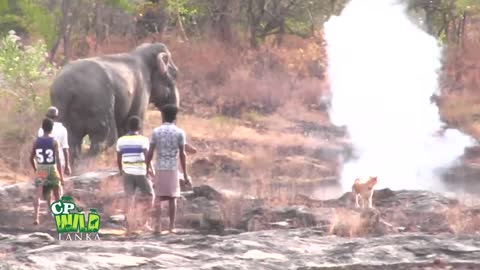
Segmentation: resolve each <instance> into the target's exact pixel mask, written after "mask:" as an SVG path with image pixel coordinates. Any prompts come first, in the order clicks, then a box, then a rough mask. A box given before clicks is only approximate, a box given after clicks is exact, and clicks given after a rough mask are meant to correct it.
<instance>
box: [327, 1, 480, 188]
mask: <svg viewBox="0 0 480 270" xmlns="http://www.w3.org/2000/svg"><path fill="white" fill-rule="evenodd" d="M396 3H397V1H395V0H393V1H392V0H352V1H351V2H350V3H349V4H347V6H346V7H345V9H344V10H343V12H342V14H341V15H340V16H339V17H332V18H331V19H330V20H329V21H328V22H327V23H326V24H325V38H326V41H327V53H328V61H329V64H328V65H329V70H328V72H329V79H330V84H331V87H332V88H331V89H332V109H331V111H330V117H331V120H332V122H333V123H334V124H336V125H346V126H347V128H348V132H349V134H350V138H351V140H352V143H353V144H354V147H355V149H356V153H357V155H358V156H359V159H358V160H355V161H351V162H349V163H347V164H345V165H344V167H343V172H342V176H341V184H342V186H343V189H344V190H348V189H350V188H351V185H352V184H353V181H354V179H355V178H356V177H358V176H368V175H378V177H379V178H378V179H379V182H378V186H377V188H386V187H388V188H390V189H396V190H398V189H428V190H436V191H442V186H441V184H440V183H441V182H440V181H439V177H438V174H437V173H436V170H437V169H442V168H446V167H448V166H449V165H451V164H452V163H453V162H454V161H455V160H456V159H457V158H458V157H459V156H461V155H462V154H463V152H464V148H465V147H466V146H469V145H471V144H472V139H471V138H470V137H469V136H466V135H464V134H462V133H461V132H459V131H457V130H452V129H448V130H447V131H446V133H445V134H444V135H443V136H436V135H435V134H436V133H437V132H438V131H439V130H440V127H441V125H442V123H441V121H440V117H439V112H438V107H437V106H436V105H435V104H432V103H431V102H430V97H431V95H432V94H433V93H438V74H437V72H438V71H439V69H440V67H441V62H440V58H441V49H440V47H439V45H438V43H437V41H436V40H435V38H434V37H432V36H430V35H428V34H427V33H425V32H424V31H423V30H421V29H420V28H419V27H417V26H416V25H415V24H413V23H412V21H411V20H410V19H409V18H408V17H407V15H406V10H405V6H403V5H399V4H396Z"/></svg>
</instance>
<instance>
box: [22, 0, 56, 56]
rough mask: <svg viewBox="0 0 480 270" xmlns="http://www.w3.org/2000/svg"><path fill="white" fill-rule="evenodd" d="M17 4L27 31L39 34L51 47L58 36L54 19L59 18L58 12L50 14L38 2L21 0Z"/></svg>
mask: <svg viewBox="0 0 480 270" xmlns="http://www.w3.org/2000/svg"><path fill="white" fill-rule="evenodd" d="M17 3H18V5H19V6H20V8H21V9H22V11H23V13H24V14H25V18H24V20H25V22H26V24H27V30H28V31H29V32H30V33H38V34H40V36H41V37H42V38H43V39H44V40H45V42H46V43H47V45H48V46H49V47H50V46H52V45H53V43H54V42H55V40H56V39H57V36H58V32H57V27H56V24H57V22H56V19H55V17H56V16H59V11H58V10H56V11H55V12H50V11H48V10H46V9H45V8H42V7H41V6H40V5H39V3H38V1H33V0H22V1H18V2H17Z"/></svg>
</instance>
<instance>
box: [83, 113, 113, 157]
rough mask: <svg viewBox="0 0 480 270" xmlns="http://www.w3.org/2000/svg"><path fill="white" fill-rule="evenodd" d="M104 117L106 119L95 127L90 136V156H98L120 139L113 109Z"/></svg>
mask: <svg viewBox="0 0 480 270" xmlns="http://www.w3.org/2000/svg"><path fill="white" fill-rule="evenodd" d="M112 108H113V106H112ZM103 115H104V116H105V118H104V119H102V120H101V121H99V122H98V124H97V125H95V126H94V128H92V129H91V132H89V134H88V136H89V137H90V150H89V156H96V155H98V154H99V153H100V152H102V151H103V150H105V149H106V148H108V147H110V146H112V145H113V144H115V142H116V140H117V138H118V133H117V125H116V122H115V115H114V113H113V109H112V110H109V111H107V112H106V113H105V114H103Z"/></svg>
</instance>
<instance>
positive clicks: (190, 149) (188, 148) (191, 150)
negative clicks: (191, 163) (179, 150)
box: [185, 143, 197, 155]
mask: <svg viewBox="0 0 480 270" xmlns="http://www.w3.org/2000/svg"><path fill="white" fill-rule="evenodd" d="M185 152H187V154H192V155H193V154H195V153H197V149H195V147H193V146H191V145H190V144H188V143H187V144H185Z"/></svg>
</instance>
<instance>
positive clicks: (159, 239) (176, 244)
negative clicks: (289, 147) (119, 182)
mask: <svg viewBox="0 0 480 270" xmlns="http://www.w3.org/2000/svg"><path fill="white" fill-rule="evenodd" d="M102 237H103V239H101V240H100V241H58V240H56V239H54V238H52V237H50V236H49V235H47V234H42V233H35V234H28V235H16V236H13V235H6V234H0V239H1V241H0V255H1V256H2V260H1V261H0V268H1V269H4V268H6V269H131V268H137V267H141V268H142V269H166V268H168V269H415V268H414V267H418V268H417V269H426V268H425V267H427V266H429V265H433V264H434V263H436V264H444V265H453V266H455V269H462V268H459V267H462V266H463V267H467V266H470V267H474V268H470V269H480V260H479V259H478V258H480V235H476V236H472V235H470V236H465V237H460V236H452V235H449V234H443V235H426V234H415V233H412V234H402V235H388V236H382V237H372V238H340V237H335V236H327V237H325V236H320V235H319V234H318V232H317V231H316V229H315V228H310V229H296V230H280V231H273V230H272V231H261V232H251V233H243V234H238V235H230V236H212V235H210V236H208V235H199V234H193V233H188V234H178V235H166V236H152V235H145V236H141V237H135V238H119V237H117V238H110V239H108V238H107V237H106V236H102ZM340 267H341V268H340ZM464 269H467V268H464Z"/></svg>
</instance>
